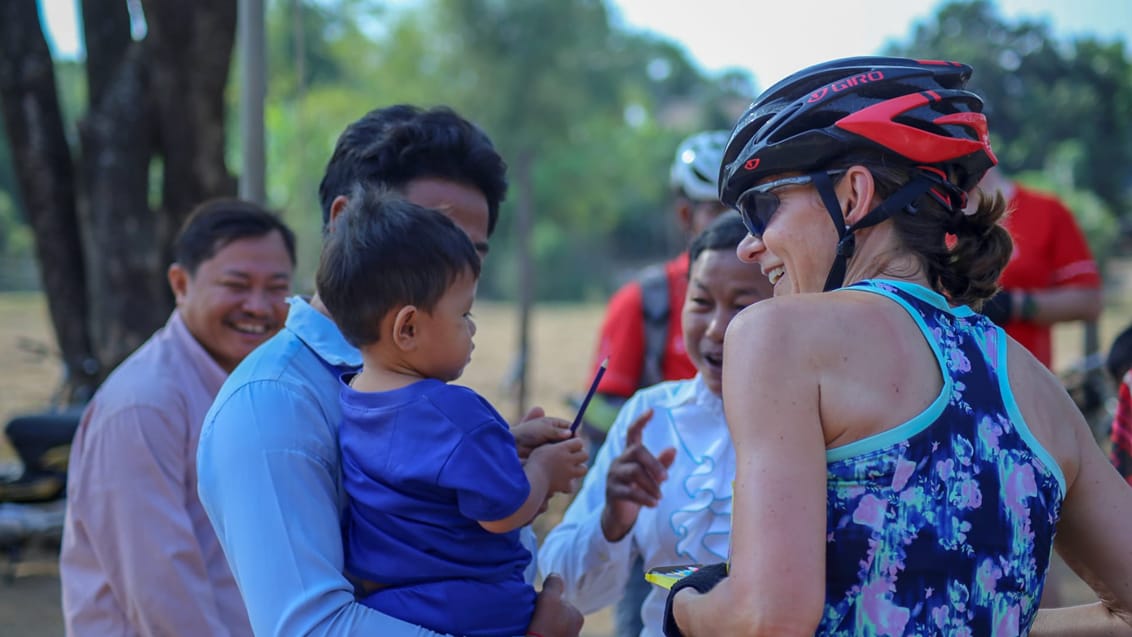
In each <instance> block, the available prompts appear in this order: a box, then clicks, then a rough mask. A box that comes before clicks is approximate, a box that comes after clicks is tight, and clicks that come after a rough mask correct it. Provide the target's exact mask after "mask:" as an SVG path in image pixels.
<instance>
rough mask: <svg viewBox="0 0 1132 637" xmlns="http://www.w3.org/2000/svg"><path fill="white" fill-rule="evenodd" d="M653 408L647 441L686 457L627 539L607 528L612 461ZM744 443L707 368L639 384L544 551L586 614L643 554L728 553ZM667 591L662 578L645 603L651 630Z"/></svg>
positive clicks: (615, 592) (545, 564) (673, 558)
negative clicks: (704, 372)
mask: <svg viewBox="0 0 1132 637" xmlns="http://www.w3.org/2000/svg"><path fill="white" fill-rule="evenodd" d="M649 407H652V408H653V417H652V419H651V420H650V421H649V423H648V424H647V425H645V429H644V432H643V434H642V440H643V442H644V445H645V447H646V448H647V449H648V450H649V451H651V452H652V453H653V454H654V455H656V454H659V453H660V452H661V451H662V450H664V449H666V448H668V447H675V448H676V459H675V460H674V462H673V463H672V466H671V467H670V468H669V469H668V479H667V480H666V481H665V482H664V483H663V484H662V485H661V499H660V503H659V504H658V505H657V507H656V508H654V509H650V508H647V507H642V508H641V512H640V514H639V515H638V516H637V521H636V523H635V524H634V525H633V528H632V530H631V531H630V532H629V533H628V534H626V536H625V537H624V538H622V539H621V540H620V541H618V542H608V541H606V539H605V536H604V535H602V532H601V512H602V509H603V508H604V507H605V483H606V477H607V474H608V472H609V466H610V464H612V463H613V460H614V459H616V458H617V456H619V455H621V453H622V452H623V451H624V450H625V435H626V432H627V431H628V428H629V425H631V424H632V423H633V421H634V420H636V418H637V416H638V415H640V414H641V413H642V412H644V411H645V410H646V409H648V408H649ZM734 477H735V450H734V447H733V446H732V444H731V436H730V434H729V433H728V431H727V423H726V422H725V421H724V417H723V403H722V401H721V400H720V398H719V396H716V395H715V394H713V393H711V392H710V391H708V389H707V387H706V386H705V385H704V383H703V379H702V378H700V376H699V375H697V376H696V377H695V378H693V379H691V380H683V381H671V382H666V383H661V384H659V385H654V386H653V387H649V388H647V389H643V390H641V391H638V392H637V393H636V394H634V395H633V397H632V398H630V399H629V400H628V401H627V402H626V403H625V405H624V407H622V408H621V412H620V413H619V414H618V416H617V420H616V421H614V423H613V426H612V427H611V428H610V431H609V436H608V437H607V438H606V441H605V444H604V445H603V446H602V448H601V450H600V451H599V452H598V454H597V457H596V458H595V460H594V463H593V466H592V467H591V468H590V470H589V473H588V474H586V478H585V481H584V483H583V484H582V488H581V490H580V491H579V492H578V495H577V497H576V498H575V499H574V501H573V503H572V504H571V505H570V507H569V508H568V509H567V510H566V514H565V516H564V517H563V520H562V523H561V524H559V525H558V526H557V527H555V528H554V530H552V531H551V532H550V533H549V534H548V535H547V537H546V539H545V540H544V541H543V543H542V547H541V549H540V550H539V559H538V561H539V567H540V568H541V570H542V572H543V573H544V574H547V573H558V574H560V575H562V577H563V579H564V580H565V582H566V598H567V599H568V600H569V601H570V602H571V603H572V604H574V605H575V606H576V607H577V608H578V609H579V610H580V611H582V612H583V613H586V614H588V613H592V612H595V611H597V610H600V609H602V608H604V607H606V606H610V605H612V604H614V603H616V602H617V601H618V600H619V599H620V598H621V594H622V591H623V590H624V589H625V584H626V582H627V581H628V578H629V567H630V565H631V564H632V563H633V561H634V559H635V558H636V556H637V555H641V556H642V557H643V559H644V564H645V569H646V570H647V569H649V568H653V567H656V566H669V565H678V564H692V563H701V564H711V563H716V562H722V561H725V560H726V559H727V553H728V547H729V545H730V535H731V488H732V480H734ZM666 595H667V591H665V590H662V589H660V588H659V587H655V586H654V587H653V590H652V591H651V592H650V593H649V596H648V597H647V598H646V600H645V603H644V606H643V607H642V610H641V616H642V619H643V621H644V630H643V631H642V633H641V635H643V636H647V637H654V636H655V637H661V635H662V634H663V633H662V625H663V620H664V601H665V597H666Z"/></svg>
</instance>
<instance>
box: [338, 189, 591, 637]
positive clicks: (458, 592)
mask: <svg viewBox="0 0 1132 637" xmlns="http://www.w3.org/2000/svg"><path fill="white" fill-rule="evenodd" d="M331 233H332V234H331V236H330V237H329V238H328V239H327V241H326V244H325V248H324V250H323V254H322V260H321V263H320V265H319V271H318V275H317V285H318V294H319V298H321V299H322V301H323V302H324V303H325V305H326V307H327V309H328V310H329V311H330V314H331V315H332V317H333V318H334V321H335V323H337V324H338V326H339V327H340V329H341V330H342V333H343V334H344V335H345V336H346V338H347V339H348V340H349V341H350V342H351V343H353V344H354V345H355V346H357V347H358V348H359V349H360V350H361V352H362V360H363V367H362V369H361V371H360V372H358V373H357V374H352V375H346V376H343V378H342V386H341V396H340V400H341V405H342V422H341V425H340V427H339V433H338V439H339V446H340V447H341V451H342V472H343V482H344V486H345V489H346V492H347V494H348V495H349V509H348V511H347V513H346V515H345V524H346V527H345V532H346V543H345V545H346V569H347V572H349V573H350V574H351V575H353V576H355V577H358V578H361V579H363V580H365V581H366V582H367V589H368V591H369V592H368V593H367V594H366V596H365V597H363V598H362V599H361V600H360V601H361V602H362V603H364V604H366V605H367V606H370V607H372V608H375V609H377V610H380V611H381V612H383V613H386V614H388V615H390V616H393V617H398V618H401V619H404V620H406V621H408V622H410V623H413V624H417V625H419V626H423V627H426V628H429V629H431V630H434V631H437V632H441V633H448V634H453V635H469V636H499V635H522V634H524V633H525V632H526V627H527V625H528V624H529V623H530V619H531V614H532V612H533V611H534V603H535V591H534V589H533V588H532V587H531V586H530V585H529V584H528V583H526V581H525V580H524V577H523V573H524V570H525V568H526V566H527V565H528V564H529V562H530V560H531V554H530V552H529V551H528V550H527V549H526V548H524V547H523V545H522V544H521V543H520V540H519V528H520V527H522V526H524V525H526V524H528V523H529V522H530V521H531V520H532V519H533V518H534V517H535V516H536V515H537V514H538V512H539V510H540V508H541V507H542V505H543V504H544V502H545V501H546V500H547V498H549V497H550V496H551V495H552V494H553V493H555V492H569V491H570V490H571V489H572V486H573V484H572V481H573V480H574V479H575V478H578V477H580V476H581V475H583V474H584V473H585V462H586V453H585V451H584V450H583V444H582V441H581V440H579V439H576V438H571V439H568V440H565V441H562V442H557V443H552V444H544V445H542V446H540V447H537V448H535V449H534V450H533V451H532V452H531V454H530V455H529V456H528V458H527V460H526V462H525V463H523V462H521V461H520V459H519V456H518V454H517V452H516V448H515V439H514V437H513V436H512V434H511V431H510V428H509V427H508V425H507V423H506V421H504V419H503V417H502V416H500V415H499V413H498V412H497V411H496V410H495V409H494V408H493V407H492V406H491V405H490V404H489V403H488V402H487V401H486V400H484V399H483V398H482V397H481V396H479V395H478V394H477V393H475V392H474V391H472V390H471V389H468V388H466V387H462V386H459V385H453V384H449V383H450V381H454V380H456V379H457V378H459V377H460V375H461V374H462V373H463V370H464V367H465V366H466V365H467V364H468V361H469V360H470V357H471V353H472V349H473V348H474V345H473V343H472V337H473V336H474V335H475V331H476V327H475V323H474V322H473V321H472V316H471V312H470V311H471V307H472V302H473V300H474V298H475V293H476V283H477V281H478V278H479V273H480V257H479V255H478V254H477V253H476V250H475V248H474V247H473V245H472V242H471V240H470V239H468V237H467V235H465V234H464V232H463V231H462V230H460V229H459V228H458V227H457V226H456V225H455V224H454V223H453V222H452V221H451V220H450V219H448V217H446V216H444V215H443V214H441V213H440V212H437V211H435V210H431V209H428V208H422V207H420V206H417V205H415V204H412V203H409V202H408V201H405V200H403V199H399V198H396V197H395V196H393V195H390V194H388V193H384V192H381V191H378V190H374V189H372V188H360V189H359V190H358V191H357V192H355V193H354V196H352V197H350V203H349V204H348V205H347V206H346V208H345V209H344V210H343V211H342V213H341V214H340V215H339V216H338V217H337V218H336V219H335V220H334V221H333V226H332V229H331Z"/></svg>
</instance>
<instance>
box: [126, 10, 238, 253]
mask: <svg viewBox="0 0 1132 637" xmlns="http://www.w3.org/2000/svg"><path fill="white" fill-rule="evenodd" d="M142 5H143V6H144V7H145V14H146V22H147V24H148V28H149V34H148V36H147V38H146V40H147V42H148V43H149V44H150V46H151V49H150V50H151V52H152V59H151V66H150V82H151V94H152V95H153V97H154V98H155V100H156V107H157V137H158V140H159V142H158V143H159V145H160V147H161V154H162V157H163V158H164V161H165V163H164V172H163V175H162V182H161V214H160V215H159V216H158V219H159V220H160V223H159V225H158V228H157V233H158V242H159V245H162V246H164V247H165V249H166V252H165V254H164V257H165V262H166V263H168V262H169V261H170V260H171V259H170V257H171V256H172V255H171V254H170V253H169V251H168V249H169V247H170V246H171V245H172V243H173V238H174V237H175V236H176V234H177V231H178V230H179V229H180V227H181V224H182V222H184V220H185V217H187V216H188V214H189V213H190V212H191V211H192V209H193V208H194V207H195V206H196V205H197V204H199V203H201V202H202V201H204V200H206V199H210V198H212V197H219V196H234V195H235V194H236V186H237V183H236V179H235V178H234V177H233V176H232V175H231V174H229V172H228V169H227V166H226V164H225V162H224V149H225V141H226V139H225V126H224V88H225V86H226V85H227V83H228V69H229V67H230V65H231V60H232V48H233V45H234V43H235V39H236V17H237V16H236V14H237V10H236V8H237V2H235V0H193V1H192V2H184V1H183V0H142Z"/></svg>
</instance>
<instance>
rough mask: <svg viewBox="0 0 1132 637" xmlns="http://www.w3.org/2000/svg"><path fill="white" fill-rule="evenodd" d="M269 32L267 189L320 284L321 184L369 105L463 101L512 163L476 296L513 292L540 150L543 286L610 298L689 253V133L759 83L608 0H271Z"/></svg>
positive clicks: (461, 107)
mask: <svg viewBox="0 0 1132 637" xmlns="http://www.w3.org/2000/svg"><path fill="white" fill-rule="evenodd" d="M296 12H297V15H298V16H299V19H298V21H296V18H295V16H296ZM296 24H298V25H299V27H298V28H296ZM268 33H269V37H268V39H269V53H270V55H271V57H270V59H269V62H268V68H269V69H270V70H271V73H272V78H271V79H270V81H269V83H268V91H269V94H268V100H267V107H266V127H267V131H268V136H267V141H268V145H267V161H268V196H269V199H270V201H271V202H272V203H273V205H274V206H275V207H276V208H278V209H281V210H282V211H283V214H284V217H285V218H286V219H287V221H288V223H290V224H291V225H292V227H293V228H295V230H296V232H298V233H299V236H300V237H301V239H300V242H299V277H298V280H299V281H300V286H301V287H307V288H308V289H309V281H310V280H311V278H312V276H313V273H314V268H315V266H316V265H317V259H318V251H319V245H320V235H319V231H320V227H321V215H320V211H319V207H318V201H317V196H316V195H317V187H318V180H319V178H320V177H321V175H322V171H323V168H324V167H325V162H326V160H327V158H328V157H329V155H330V151H331V149H332V148H333V145H334V140H335V138H336V137H337V135H338V134H339V133H340V132H341V130H342V128H344V127H345V126H346V124H347V123H349V122H351V121H353V120H355V119H357V118H358V117H360V116H361V115H362V114H363V113H365V112H366V111H368V110H370V109H372V108H376V107H379V106H385V105H388V104H393V103H402V102H407V103H415V104H420V105H423V106H432V105H438V104H447V105H450V106H452V107H453V108H456V109H457V110H458V111H459V112H461V113H462V114H464V115H465V116H467V117H469V118H470V119H472V120H473V121H475V122H477V123H478V124H480V125H481V126H483V127H484V129H485V130H487V131H488V133H489V134H490V135H491V136H492V139H493V140H494V141H495V142H496V143H497V144H498V145H499V147H500V149H501V152H502V153H503V154H504V157H505V158H507V160H508V161H509V162H510V163H511V165H512V171H511V184H512V187H511V190H510V193H509V197H508V200H507V201H506V202H505V204H504V210H503V214H502V215H501V218H500V224H499V226H498V228H497V230H496V232H495V235H494V236H493V237H492V256H491V258H490V259H488V261H487V263H486V270H485V275H484V279H483V281H482V282H481V285H480V289H481V294H483V295H485V296H488V297H512V296H513V295H514V294H515V293H516V290H517V278H516V266H515V259H514V250H515V245H514V236H513V235H514V221H515V218H516V209H515V206H516V202H517V200H518V198H519V192H518V187H517V183H516V179H517V177H516V175H517V174H518V171H517V170H516V164H517V162H518V161H519V158H520V157H531V158H532V159H533V160H534V161H533V163H532V164H531V171H530V175H531V186H532V194H531V199H532V202H533V205H534V209H535V211H536V214H535V227H534V229H533V237H532V239H533V256H534V258H535V259H536V261H537V267H538V270H539V276H538V279H537V281H538V289H537V294H538V296H539V298H562V299H567V298H568V299H578V298H591V299H600V298H604V297H605V296H606V295H607V294H608V293H609V291H610V290H611V289H612V287H613V286H614V284H615V283H617V282H618V281H619V280H620V278H621V277H619V276H616V275H614V274H612V273H615V272H620V271H622V270H624V269H625V267H626V266H627V265H636V264H640V263H644V262H647V261H651V260H657V259H660V258H664V257H667V256H669V255H670V254H672V253H674V252H675V251H677V250H678V249H679V248H680V242H679V240H678V239H677V238H676V237H675V236H674V235H675V232H674V230H673V224H672V214H671V213H670V212H669V201H668V166H669V162H670V161H671V159H672V154H673V153H674V152H675V148H676V144H677V143H678V142H679V140H680V139H681V138H682V137H683V136H684V135H685V134H687V133H689V132H691V131H693V130H697V129H699V128H703V127H707V126H711V127H720V128H725V127H728V126H730V124H731V121H732V120H733V119H734V117H735V115H736V113H734V112H731V111H734V109H735V106H736V103H739V104H743V105H745V103H746V101H748V100H749V98H750V97H751V95H750V92H752V89H753V87H752V84H751V80H750V78H749V76H746V75H744V74H742V73H738V72H734V73H730V74H725V75H723V76H721V77H719V78H712V77H705V76H704V74H703V73H702V72H701V71H699V70H698V69H697V68H696V67H695V66H694V65H693V64H692V62H691V61H690V60H689V59H688V57H687V54H686V53H685V52H684V51H683V49H682V48H681V47H679V46H678V45H676V44H674V43H673V42H671V41H668V40H664V39H661V38H658V37H656V36H652V35H644V34H637V33H629V32H624V31H620V30H617V29H615V28H613V27H612V26H611V25H610V22H609V17H608V15H607V12H606V9H605V5H604V4H603V3H602V2H599V1H597V0H562V1H555V2H525V1H516V0H472V1H468V2H464V1H461V0H427V1H425V2H422V3H415V4H411V5H404V4H402V3H390V4H389V5H388V6H385V5H383V4H382V3H378V2H373V1H362V0H353V1H338V2H335V1H332V0H319V1H312V0H300V1H297V0H276V1H275V2H273V3H271V4H270V5H269V25H268ZM299 36H301V37H302V41H303V46H302V48H301V50H302V51H305V52H306V53H305V54H304V55H305V56H309V57H310V60H307V59H305V58H301V57H300V56H299V52H300V48H299V47H297V46H296V45H295V41H296V38H297V37H299ZM300 67H301V68H303V69H304V70H305V71H304V75H303V77H304V80H303V82H299V81H297V79H296V77H297V76H296V73H297V69H298V68H300ZM744 90H745V91H747V92H748V93H747V94H739V92H741V91H744ZM236 106H237V105H236V102H235V100H233V101H232V102H231V108H232V115H234V112H235V109H236ZM232 130H237V128H236V127H233V128H232ZM233 165H237V164H235V163H234V164H233Z"/></svg>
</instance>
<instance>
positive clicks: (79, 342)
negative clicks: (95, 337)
mask: <svg viewBox="0 0 1132 637" xmlns="http://www.w3.org/2000/svg"><path fill="white" fill-rule="evenodd" d="M0 105H2V109H3V119H4V126H5V130H6V131H7V134H8V139H9V140H10V143H11V149H12V157H13V159H14V160H15V161H14V162H13V165H14V167H15V171H16V179H17V182H18V184H19V195H20V197H21V199H22V201H23V205H24V209H25V210H27V214H28V219H29V221H30V223H31V226H32V231H33V232H34V235H35V251H36V258H37V260H38V261H39V266H40V272H41V276H42V278H43V286H44V291H45V294H46V296H47V306H48V309H49V311H50V314H51V322H52V327H53V328H54V330H55V335H56V338H57V340H58V345H59V349H60V351H61V352H62V357H63V362H64V365H65V370H66V378H65V385H66V387H65V388H64V390H65V391H64V395H63V398H64V399H65V400H71V399H74V400H81V399H83V398H85V397H86V395H87V394H89V392H90V391H92V390H93V387H94V386H95V385H96V383H97V381H98V374H99V369H98V365H97V364H96V362H95V358H94V355H93V352H92V349H91V340H90V335H89V332H88V331H87V319H88V316H89V314H88V312H89V310H88V306H87V288H86V280H85V277H84V265H83V248H82V241H81V238H80V225H79V215H78V211H77V203H76V196H75V192H76V191H75V169H74V165H73V163H72V159H71V152H70V148H69V147H68V145H67V139H66V136H65V134H64V132H63V117H62V114H61V113H60V109H59V99H58V96H57V94H56V90H55V71H54V67H53V66H52V61H51V53H50V51H49V49H48V47H47V41H46V40H45V39H44V37H43V30H42V27H41V25H40V23H39V13H38V11H37V9H36V3H35V0H4V1H2V2H0Z"/></svg>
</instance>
